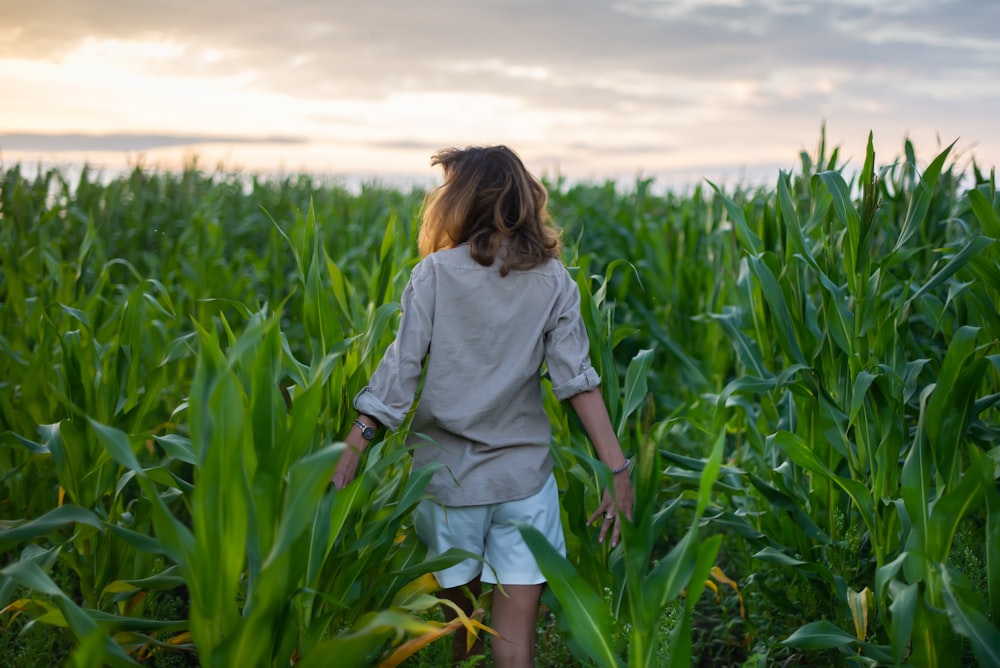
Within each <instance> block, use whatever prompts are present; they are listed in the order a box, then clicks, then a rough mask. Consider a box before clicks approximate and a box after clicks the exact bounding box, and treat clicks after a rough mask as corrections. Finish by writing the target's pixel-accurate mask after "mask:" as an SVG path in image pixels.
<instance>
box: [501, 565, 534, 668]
mask: <svg viewBox="0 0 1000 668" xmlns="http://www.w3.org/2000/svg"><path fill="white" fill-rule="evenodd" d="M544 586H545V585H540V584H537V585H502V587H503V591H504V593H506V594H507V595H506V596H504V594H503V593H501V592H500V588H499V587H494V589H493V616H492V622H491V626H492V627H493V629H494V630H496V631H497V633H499V634H500V637H499V638H497V637H494V638H493V663H494V664H495V665H496V668H532V667H533V666H534V665H535V627H536V626H537V624H538V603H539V601H540V600H541V597H542V588H543V587H544Z"/></svg>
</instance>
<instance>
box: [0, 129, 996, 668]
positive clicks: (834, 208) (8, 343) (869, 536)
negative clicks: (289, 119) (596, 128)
mask: <svg viewBox="0 0 1000 668" xmlns="http://www.w3.org/2000/svg"><path fill="white" fill-rule="evenodd" d="M0 178H2V181H0V569H2V570H0V629H2V630H3V632H2V633H0V663H4V664H6V665H13V666H42V665H44V666H49V665H52V664H53V663H55V664H57V665H66V666H80V667H89V666H98V665H108V666H130V665H147V666H189V665H203V666H220V667H223V666H244V665H245V666H290V665H295V666H299V667H302V668H312V667H314V666H331V665H336V666H369V665H381V666H396V665H409V666H435V665H441V663H440V661H441V660H440V658H439V657H442V656H445V654H446V653H443V652H440V651H439V650H438V648H439V647H441V646H442V645H443V644H444V643H448V642H450V641H451V638H452V636H453V634H454V632H455V631H456V630H457V629H459V628H461V627H462V626H463V625H464V626H466V627H468V628H473V629H477V630H479V632H480V633H484V634H486V635H487V636H488V635H489V634H488V630H489V629H488V627H489V616H488V614H480V615H478V616H474V617H469V618H466V617H460V618H459V619H458V620H455V621H454V622H450V623H446V622H444V621H443V617H442V616H441V615H440V612H441V609H442V606H443V605H445V604H444V602H443V601H442V600H441V599H439V598H438V597H437V596H435V592H436V585H435V582H434V579H433V576H431V575H430V573H431V572H432V571H434V570H438V569H441V568H443V567H445V566H447V565H450V564H452V563H456V562H457V561H460V560H462V559H463V558H464V557H465V555H463V554H458V553H446V554H444V555H442V556H440V557H438V558H436V559H435V560H433V561H425V559H424V553H423V548H422V547H421V545H420V543H419V541H418V540H417V539H416V536H415V533H414V531H413V528H412V524H411V518H410V511H411V510H412V509H413V507H414V506H415V505H416V504H417V502H418V501H419V500H420V499H421V498H422V496H423V489H424V485H425V483H426V482H427V480H428V478H429V473H430V472H429V471H425V470H416V469H412V468H411V467H410V461H409V456H408V454H407V452H406V450H405V448H404V447H403V434H402V433H396V434H390V435H387V436H386V437H385V438H384V440H382V441H381V442H378V443H376V444H373V446H372V447H371V448H370V449H369V453H368V454H367V455H366V457H365V459H364V460H363V464H362V466H363V469H364V470H363V472H360V473H359V476H358V478H357V479H356V480H355V481H354V482H353V483H352V484H351V485H349V486H348V487H346V488H345V489H343V490H339V491H330V490H328V488H327V481H328V480H329V479H330V476H331V473H332V471H333V469H334V467H335V465H336V461H337V457H338V456H339V453H340V452H341V449H342V448H343V447H344V446H343V444H342V443H341V442H340V439H341V437H342V436H343V435H344V434H345V433H346V430H347V428H348V427H349V426H350V422H351V419H352V417H353V412H352V410H351V406H350V399H351V398H352V397H353V396H354V394H355V393H356V392H357V391H358V390H359V389H360V388H361V387H363V386H364V384H365V383H366V381H367V378H368V376H369V375H370V374H371V373H372V371H373V370H374V367H375V365H376V364H377V362H378V360H379V358H380V356H381V354H382V352H383V351H384V349H385V347H386V346H387V345H388V344H389V343H390V342H391V340H392V337H393V334H394V331H395V325H396V322H397V317H398V313H399V306H398V303H397V301H396V300H397V298H398V297H399V295H400V294H401V292H402V289H403V287H404V286H405V283H406V280H407V277H408V275H409V270H410V269H411V268H412V267H413V265H414V264H415V263H416V262H417V254H416V232H417V225H418V221H419V210H420V205H421V202H422V198H423V192H421V191H419V190H418V189H413V190H411V191H404V190H401V189H394V188H388V187H381V186H379V185H377V184H368V185H365V186H362V187H361V188H360V189H350V188H347V187H345V186H343V185H339V184H337V183H330V182H322V181H319V180H317V179H314V178H311V177H308V176H292V177H284V178H270V179H264V178H261V177H257V176H253V175H245V174H242V175H241V174H229V173H224V172H222V171H219V172H215V173H205V172H203V171H201V170H198V169H196V168H194V167H192V168H189V169H186V170H184V171H183V172H180V173H158V172H150V171H146V170H142V169H139V168H136V169H134V170H133V171H132V172H131V173H128V174H126V175H123V176H115V177H110V178H109V177H106V176H104V175H102V174H99V173H94V172H93V171H92V170H89V169H84V170H83V171H82V172H80V173H79V174H78V175H77V176H75V177H73V178H72V180H71V179H70V177H69V176H67V174H66V173H65V172H63V171H60V170H58V169H53V170H49V171H38V172H37V173H34V174H27V173H25V172H24V171H23V170H22V168H21V167H20V166H18V165H14V166H8V167H6V168H5V169H4V170H3V171H2V172H0ZM547 185H548V186H549V189H550V196H551V201H550V208H551V211H552V214H553V217H554V218H555V219H556V221H557V222H558V223H559V224H560V226H561V227H562V228H563V235H564V236H563V239H564V244H565V247H566V250H565V256H564V260H565V262H566V264H567V266H568V267H570V268H571V271H572V272H573V274H574V275H575V277H576V280H577V282H578V285H579V287H580V293H581V310H582V313H583V317H584V321H585V323H586V325H587V330H588V333H589V335H590V339H591V358H592V360H593V363H594V366H595V368H596V369H597V371H598V373H599V374H600V375H601V377H602V379H603V382H602V392H603V394H604V398H605V400H606V402H607V404H608V408H609V413H610V415H611V417H612V422H613V424H614V425H615V426H616V428H617V431H618V435H619V438H620V440H621V442H622V445H623V447H624V448H625V450H626V452H627V453H631V454H633V455H634V457H635V461H636V466H635V467H634V469H633V472H632V475H633V478H634V484H635V489H636V505H635V512H634V518H633V521H632V522H630V523H625V524H624V526H623V534H622V542H621V544H619V545H618V546H617V547H616V548H613V549H612V548H610V547H609V546H607V545H605V544H599V543H598V542H597V539H596V532H597V529H596V528H591V527H587V526H586V518H587V517H588V516H589V514H590V512H591V511H592V509H593V508H594V507H596V505H597V504H598V501H599V498H600V494H601V493H602V490H603V488H604V486H605V485H606V484H607V483H608V482H609V481H610V479H611V478H610V472H609V471H608V470H607V469H606V468H604V467H603V466H602V465H601V464H600V463H599V462H598V461H597V460H596V458H595V456H594V454H593V451H592V449H591V447H590V445H589V443H588V441H587V440H586V437H585V435H584V431H583V429H582V427H580V425H579V423H578V422H577V420H576V418H575V416H574V415H573V414H572V411H571V410H568V409H567V408H566V407H565V406H563V405H561V404H560V403H559V402H558V401H557V400H556V399H555V397H554V396H553V395H552V393H551V391H550V386H549V385H548V381H547V380H543V386H544V388H545V393H546V408H547V410H548V412H549V414H550V417H551V420H552V424H553V443H552V453H553V457H554V458H555V461H556V471H557V473H556V475H557V481H558V483H559V488H560V493H561V499H562V511H563V519H564V526H565V530H566V538H567V546H568V550H569V552H568V557H567V558H563V557H561V556H560V555H558V554H557V553H555V552H554V551H553V550H552V548H551V547H550V546H549V545H548V544H547V543H546V542H545V541H544V539H542V538H541V536H540V535H538V534H537V533H535V532H534V531H533V530H532V529H530V528H527V527H525V528H522V532H523V534H524V536H525V539H526V540H527V542H528V544H529V546H530V547H531V548H532V550H533V552H534V553H535V555H536V557H537V558H538V560H539V563H540V565H541V566H542V570H543V572H544V573H545V574H546V576H547V578H548V580H549V587H548V588H547V590H546V594H545V597H544V604H545V611H546V614H545V615H543V617H542V623H541V626H540V629H539V640H538V643H539V647H538V655H539V657H540V658H539V661H540V662H542V663H541V664H540V665H580V666H601V667H605V666H625V665H628V666H634V667H638V668H641V667H647V666H691V665H700V666H701V665H703V666H723V665H726V666H770V665H783V666H831V665H840V666H844V665H867V666H875V665H886V666H892V665H899V666H903V665H909V666H955V665H980V666H1000V486H998V481H1000V345H998V343H1000V243H998V240H1000V197H998V195H997V190H996V180H995V174H994V172H993V171H989V172H983V171H982V170H981V168H980V167H979V166H978V165H976V164H975V163H972V164H971V165H968V166H967V167H960V165H959V162H958V160H957V159H956V158H955V157H954V156H952V155H951V147H949V148H947V149H945V150H943V151H941V152H940V154H938V155H936V156H934V157H933V159H932V160H930V161H929V162H926V163H924V162H918V160H917V157H916V154H915V150H914V148H913V146H912V145H911V144H910V143H909V142H907V143H905V144H904V146H903V151H902V154H901V155H900V156H898V157H896V158H893V159H892V160H891V161H888V162H877V161H876V157H875V155H874V153H873V150H872V141H871V138H869V140H868V145H867V152H866V154H865V160H864V163H863V164H862V165H850V164H848V163H847V162H846V161H843V162H842V161H841V157H840V150H839V149H837V148H830V147H828V146H827V145H826V143H825V140H824V139H822V138H821V140H820V142H819V146H818V148H817V150H816V153H815V154H814V155H809V154H806V153H803V154H802V155H801V156H800V165H799V166H798V167H797V168H796V169H795V170H793V171H791V172H787V173H786V172H781V173H779V174H776V178H775V182H774V185H773V186H768V187H749V186H739V185H737V186H733V187H722V186H717V185H715V184H711V183H706V184H704V185H702V186H698V187H695V188H694V189H693V190H691V191H690V192H686V193H683V194H679V193H673V192H667V193H657V192H656V188H655V184H654V183H653V182H652V181H647V180H640V181H637V182H636V183H635V184H634V186H633V187H632V188H629V189H622V188H620V187H617V186H616V185H615V184H613V183H610V182H609V183H605V184H594V183H590V184H586V183H585V184H568V183H566V182H564V181H561V180H556V181H554V182H549V183H548V184H547ZM486 596H487V597H488V596H489V593H487V594H486ZM483 603H484V607H486V608H488V606H487V605H485V601H483ZM470 665H471V664H470ZM480 665H491V664H490V663H489V660H488V659H487V658H485V657H483V659H482V663H481V664H480Z"/></svg>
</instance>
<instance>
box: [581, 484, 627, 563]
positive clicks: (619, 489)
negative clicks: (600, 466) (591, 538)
mask: <svg viewBox="0 0 1000 668" xmlns="http://www.w3.org/2000/svg"><path fill="white" fill-rule="evenodd" d="M634 497H635V494H634V492H633V491H632V479H631V478H629V476H628V471H623V472H621V473H618V474H616V475H615V491H614V493H613V494H612V492H611V490H608V489H606V490H604V498H603V499H601V504H600V505H599V506H597V510H595V511H594V514H593V515H591V516H590V519H589V520H587V526H590V525H591V524H593V523H594V522H595V521H597V520H600V521H601V533H600V534H599V535H598V537H597V542H599V543H603V542H604V538H605V537H606V536H607V535H608V529H611V547H615V546H616V545H618V538H619V536H621V518H622V517H623V516H624V517H625V519H629V520H631V519H632V503H633V501H634Z"/></svg>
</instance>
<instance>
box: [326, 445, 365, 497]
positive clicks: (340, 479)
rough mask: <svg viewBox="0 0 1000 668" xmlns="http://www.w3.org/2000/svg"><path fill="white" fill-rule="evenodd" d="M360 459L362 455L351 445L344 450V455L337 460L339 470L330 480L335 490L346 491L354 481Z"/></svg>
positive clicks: (335, 471) (337, 469)
mask: <svg viewBox="0 0 1000 668" xmlns="http://www.w3.org/2000/svg"><path fill="white" fill-rule="evenodd" d="M360 459H361V453H359V452H358V451H357V450H355V449H354V448H352V447H351V446H350V445H348V446H347V447H346V448H344V452H343V454H342V455H340V459H339V460H337V468H336V470H334V472H333V477H332V478H330V484H331V485H333V488H334V489H344V488H345V487H347V486H348V485H349V484H350V483H351V481H352V480H354V476H355V475H357V472H358V461H359V460H360Z"/></svg>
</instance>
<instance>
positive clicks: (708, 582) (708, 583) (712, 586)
mask: <svg viewBox="0 0 1000 668" xmlns="http://www.w3.org/2000/svg"><path fill="white" fill-rule="evenodd" d="M705 586H706V587H708V588H709V589H711V590H712V591H713V592H714V593H715V600H716V601H718V600H719V587H718V585H716V584H715V583H714V582H712V581H711V580H705Z"/></svg>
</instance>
